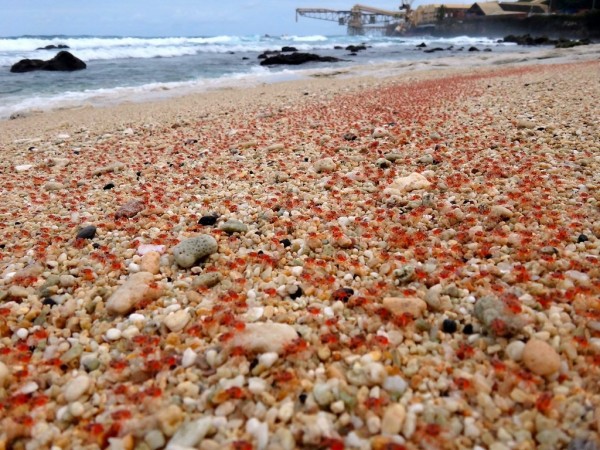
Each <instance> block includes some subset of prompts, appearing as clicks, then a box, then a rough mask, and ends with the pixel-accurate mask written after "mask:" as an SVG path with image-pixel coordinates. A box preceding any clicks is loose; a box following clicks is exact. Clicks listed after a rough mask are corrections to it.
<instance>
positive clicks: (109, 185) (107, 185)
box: [102, 183, 115, 191]
mask: <svg viewBox="0 0 600 450" xmlns="http://www.w3.org/2000/svg"><path fill="white" fill-rule="evenodd" d="M114 187H115V185H114V183H108V184H105V185H104V187H103V188H102V189H104V190H105V191H108V190H109V189H112V188H114Z"/></svg>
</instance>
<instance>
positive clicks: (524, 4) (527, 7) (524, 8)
mask: <svg viewBox="0 0 600 450" xmlns="http://www.w3.org/2000/svg"><path fill="white" fill-rule="evenodd" d="M500 7H501V8H502V9H503V10H504V11H511V12H522V13H527V14H546V13H548V5H546V4H545V2H543V1H539V0H533V1H530V2H528V1H516V2H500Z"/></svg>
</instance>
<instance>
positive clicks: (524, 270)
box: [0, 47, 600, 450]
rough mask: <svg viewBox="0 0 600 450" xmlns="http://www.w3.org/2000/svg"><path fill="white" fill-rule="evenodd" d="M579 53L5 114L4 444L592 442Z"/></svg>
mask: <svg viewBox="0 0 600 450" xmlns="http://www.w3.org/2000/svg"><path fill="white" fill-rule="evenodd" d="M597 49H598V47H596V48H592V49H590V51H589V53H587V52H585V51H583V53H579V51H578V52H573V49H571V50H570V51H569V52H564V53H563V52H558V53H559V54H564V55H570V58H571V60H570V62H564V63H561V64H547V62H548V61H549V59H543V60H541V61H542V62H541V63H540V62H539V61H538V63H537V64H527V63H524V62H520V63H518V64H507V65H502V66H499V67H496V66H494V67H481V68H469V67H461V66H460V65H456V66H454V67H444V68H443V69H441V70H431V71H419V70H415V71H414V72H408V73H407V72H405V71H404V70H405V69H406V67H402V66H400V67H398V66H396V67H394V66H382V67H377V68H374V70H372V71H368V72H367V74H369V75H370V76H347V75H346V74H341V75H337V76H333V77H316V78H313V79H307V80H299V81H293V82H286V83H280V84H272V85H265V86H257V87H252V88H244V89H231V90H224V91H219V92H209V93H202V94H197V95H191V96H189V97H182V98H174V99H170V100H166V101H161V102H152V103H144V104H127V105H119V106H115V107H107V108H83V109H81V110H64V111H57V112H53V113H46V114H40V115H36V116H31V117H26V118H22V119H18V120H13V121H4V122H0V139H1V141H0V144H2V150H1V151H2V156H3V157H2V161H1V162H0V184H1V185H2V186H3V188H4V189H5V194H4V195H3V203H2V205H0V235H2V236H3V238H2V239H3V241H1V242H0V244H1V245H0V448H11V446H12V448H15V447H16V448H18V446H25V445H30V446H32V447H35V448H52V446H57V447H59V448H73V447H78V448H85V449H88V448H89V449H90V450H92V449H94V450H95V449H98V448H106V447H107V446H108V445H111V448H114V449H117V448H119V449H127V450H132V449H134V448H141V449H144V450H145V449H150V450H151V449H160V448H167V449H173V450H175V449H181V448H201V449H202V450H215V449H219V448H231V449H239V448H244V449H246V448H256V449H260V450H270V449H286V450H287V449H289V450H292V449H294V448H307V447H308V448H312V447H314V448H336V449H340V448H348V449H360V450H362V449H365V450H369V449H373V450H377V449H386V448H395V449H402V448H406V449H410V450H413V449H417V448H423V446H427V448H431V449H451V450H454V449H456V450H462V449H471V448H476V447H479V448H490V449H493V450H505V449H509V448H519V449H523V450H525V449H531V448H547V449H555V448H586V449H587V448H594V447H593V446H594V445H596V446H597V445H598V442H599V440H600V394H599V393H598V390H597V380H598V377H599V376H600V305H599V304H598V295H599V294H600V284H599V283H598V280H600V271H599V269H598V268H599V267H600V264H599V262H600V220H598V212H599V209H598V208H599V206H600V197H599V196H598V189H597V185H598V173H599V171H600V160H599V159H598V152H599V149H600V142H599V140H598V131H599V130H598V123H597V120H596V117H595V116H594V115H593V114H594V112H595V111H596V110H597V105H598V100H599V99H600V86H599V85H598V83H597V76H596V75H597V73H598V72H599V71H600V61H598V59H597V58H596V59H594V56H595V52H597ZM578 55H581V56H578ZM580 57H581V58H584V59H586V60H584V61H579V60H578V58H580ZM567 58H569V56H567ZM443 63H444V62H442V64H443ZM92 227H93V229H92ZM199 235H201V236H203V237H202V238H201V243H198V241H188V239H189V238H192V237H194V236H199ZM190 254H191V255H192V259H193V260H192V261H191V263H190V261H189V258H188V257H187V256H186V255H190ZM196 259H197V260H196ZM32 430H33V431H32Z"/></svg>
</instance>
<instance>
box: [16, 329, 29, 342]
mask: <svg viewBox="0 0 600 450" xmlns="http://www.w3.org/2000/svg"><path fill="white" fill-rule="evenodd" d="M15 334H16V335H17V337H18V338H19V339H22V340H25V339H27V336H29V330H28V329H27V328H19V329H18V330H17V332H16V333H15Z"/></svg>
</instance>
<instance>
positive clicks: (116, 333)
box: [105, 328, 122, 341]
mask: <svg viewBox="0 0 600 450" xmlns="http://www.w3.org/2000/svg"><path fill="white" fill-rule="evenodd" d="M121 334H122V333H121V330H119V329H118V328H109V329H108V330H106V335H105V336H106V339H108V340H109V341H117V340H119V339H121Z"/></svg>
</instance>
